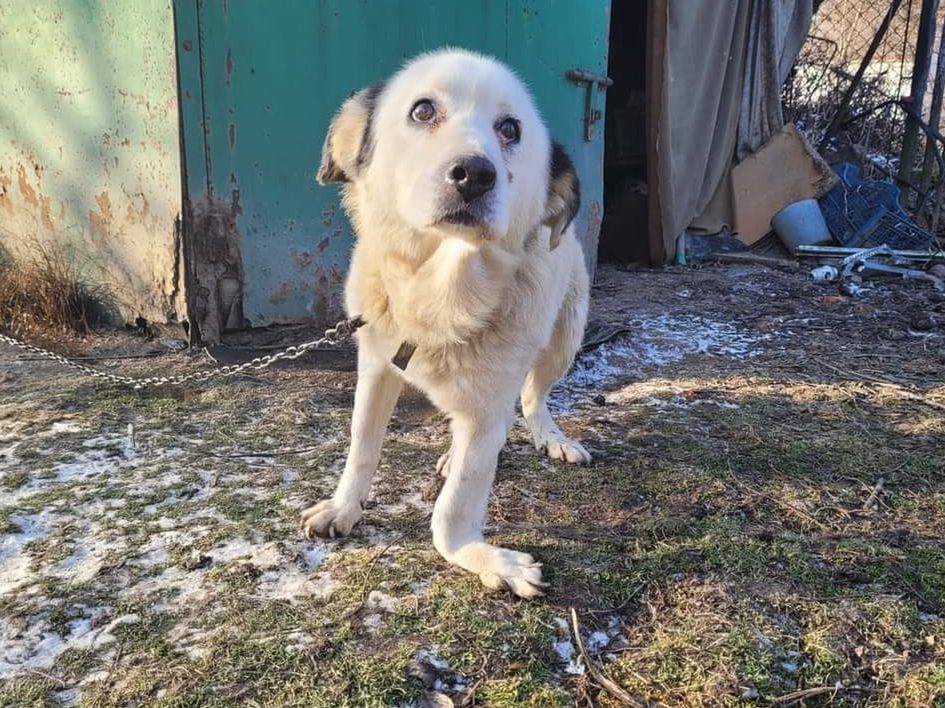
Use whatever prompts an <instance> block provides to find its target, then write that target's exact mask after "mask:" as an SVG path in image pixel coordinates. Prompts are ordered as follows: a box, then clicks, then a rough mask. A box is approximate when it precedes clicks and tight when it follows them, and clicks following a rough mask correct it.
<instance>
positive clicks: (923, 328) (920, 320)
mask: <svg viewBox="0 0 945 708" xmlns="http://www.w3.org/2000/svg"><path fill="white" fill-rule="evenodd" d="M935 324H936V323H935V318H933V317H932V315H930V314H929V313H927V312H919V313H917V314H915V315H913V317H912V319H911V320H910V321H909V327H910V328H912V329H914V330H915V331H916V332H929V331H931V330H933V329H935Z"/></svg>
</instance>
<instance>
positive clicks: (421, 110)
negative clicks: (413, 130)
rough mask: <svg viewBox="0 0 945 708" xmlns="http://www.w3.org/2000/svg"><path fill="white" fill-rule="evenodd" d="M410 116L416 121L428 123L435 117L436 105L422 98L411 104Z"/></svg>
mask: <svg viewBox="0 0 945 708" xmlns="http://www.w3.org/2000/svg"><path fill="white" fill-rule="evenodd" d="M410 117H411V118H412V119H413V120H415V121H416V122H417V123H429V122H431V121H432V120H433V119H434V118H436V106H434V105H433V101H430V100H428V99H426V98H423V99H421V100H419V101H417V102H416V103H415V104H413V108H411V109H410Z"/></svg>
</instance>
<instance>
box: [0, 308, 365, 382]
mask: <svg viewBox="0 0 945 708" xmlns="http://www.w3.org/2000/svg"><path fill="white" fill-rule="evenodd" d="M363 324H364V320H362V319H361V318H360V317H352V318H350V319H346V320H341V321H340V322H339V323H338V324H336V325H335V326H334V327H330V328H328V329H326V330H325V334H324V335H323V336H321V337H319V338H318V339H313V340H312V341H310V342H304V343H303V344H295V345H292V346H291V347H287V348H285V349H283V350H282V351H279V352H274V353H272V354H267V355H265V356H258V357H256V358H255V359H251V360H250V361H246V362H243V363H242V364H229V365H227V366H221V367H219V368H217V369H208V370H205V371H194V372H192V373H190V374H181V375H179V376H149V377H147V378H143V379H139V378H134V377H133V376H124V375H122V374H112V373H109V372H107V371H101V370H99V369H96V368H94V367H91V366H86V365H85V364H83V363H81V362H78V361H74V360H72V359H70V358H68V357H65V356H63V355H62V354H56V353H55V352H52V351H49V350H48V349H43V348H42V347H37V346H36V345H34V344H28V343H26V342H23V341H20V340H19V339H16V338H15V337H11V336H9V335H6V334H3V333H0V342H3V343H4V344H9V345H10V346H13V347H16V348H18V349H22V350H24V351H28V352H31V353H33V354H37V355H39V356H41V357H43V358H45V359H50V360H52V361H55V362H58V363H60V364H62V365H63V366H67V367H69V368H70V369H75V370H76V371H81V372H82V373H83V374H86V375H88V376H91V377H93V378H96V379H102V380H104V381H109V382H111V383H114V384H121V385H123V386H131V387H133V388H135V389H143V388H147V387H149V386H180V385H181V384H185V383H204V382H206V381H210V380H211V379H217V378H226V377H230V376H236V375H237V374H240V373H242V372H244V371H247V370H252V371H259V370H260V369H265V368H267V367H269V366H272V365H273V364H275V363H276V362H277V361H280V360H282V359H298V358H299V357H300V356H302V355H303V354H305V353H306V352H307V351H309V350H311V349H317V348H318V347H322V346H325V345H326V344H341V343H342V342H344V341H345V340H347V339H349V338H350V337H351V336H352V335H353V334H354V332H355V330H357V329H358V328H359V327H361V326H362V325H363Z"/></svg>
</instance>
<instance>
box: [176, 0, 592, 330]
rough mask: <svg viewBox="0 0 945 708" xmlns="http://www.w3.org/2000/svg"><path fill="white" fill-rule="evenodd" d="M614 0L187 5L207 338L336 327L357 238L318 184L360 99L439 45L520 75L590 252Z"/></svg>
mask: <svg viewBox="0 0 945 708" xmlns="http://www.w3.org/2000/svg"><path fill="white" fill-rule="evenodd" d="M609 11H610V0H471V1H467V2H463V3H454V2H446V1H445V0H439V1H434V2H423V3H421V2H415V1H414V0H282V1H280V2H277V3H261V2H251V1H250V0H180V1H179V2H178V3H177V4H176V15H177V16H176V23H177V45H178V57H179V68H180V91H181V106H182V125H183V131H182V132H183V136H184V157H185V167H186V175H187V180H186V181H187V192H188V202H189V206H190V208H189V214H188V228H187V238H186V240H187V244H188V245H187V253H188V261H189V265H190V268H189V272H190V277H191V282H190V284H189V285H190V287H189V292H191V293H193V295H194V296H193V299H192V310H193V313H194V316H195V319H196V321H197V324H198V326H199V328H200V334H201V335H202V337H203V338H204V339H205V340H208V341H213V340H215V339H218V338H219V336H220V334H221V333H222V332H224V331H225V330H228V329H241V328H245V327H250V326H251V327H259V326H265V325H270V324H277V323H295V322H316V323H324V322H327V321H330V320H334V319H335V318H336V317H338V316H339V315H340V313H341V311H342V298H341V291H342V285H343V280H344V276H345V271H346V268H347V263H348V258H349V254H350V250H351V245H352V242H353V236H352V234H351V229H350V226H349V224H348V222H347V220H346V218H345V216H344V214H343V212H342V211H341V209H340V206H339V204H338V194H337V191H336V190H333V189H327V188H324V187H319V186H318V185H317V184H316V183H315V181H314V179H313V174H314V172H315V169H316V167H317V165H318V162H319V156H320V151H321V143H322V139H323V137H324V135H325V131H326V129H327V126H328V121H329V120H330V118H331V116H332V114H333V113H334V111H335V110H336V109H337V108H338V106H339V105H340V104H341V102H342V101H343V100H344V98H345V97H346V96H347V95H348V94H349V93H350V92H351V91H352V90H354V89H357V88H360V87H362V86H365V85H367V84H369V83H373V82H375V81H377V80H378V79H380V78H383V77H385V76H386V75H388V74H390V73H391V72H392V71H394V70H395V69H396V68H397V67H398V66H399V65H400V64H402V63H403V61H404V60H405V59H406V58H409V57H410V56H413V55H414V54H416V53H418V52H420V51H424V50H429V49H434V48H437V47H440V46H443V45H446V44H451V45H454V46H464V47H469V48H472V49H477V50H479V51H483V52H486V53H489V54H493V55H495V56H498V57H500V58H503V59H505V60H507V61H508V62H509V63H510V64H511V65H512V66H514V67H515V68H516V69H517V70H518V72H519V73H520V74H521V75H522V76H524V77H525V78H526V80H527V81H528V83H529V85H530V86H531V88H532V90H533V92H534V93H535V96H536V99H537V102H538V105H539V107H540V109H541V110H542V112H543V114H544V115H545V116H546V118H547V120H548V122H549V124H550V127H551V130H552V133H553V134H554V135H555V137H556V139H558V140H559V141H561V142H562V143H564V144H565V145H566V146H567V147H568V148H569V150H570V152H571V154H572V157H573V158H574V159H575V163H576V165H577V166H578V170H579V173H580V177H581V181H582V184H583V186H584V205H585V206H584V209H583V210H582V213H581V215H580V217H579V219H578V227H579V229H580V232H581V234H582V240H583V242H584V243H585V245H586V247H587V251H586V252H587V253H588V259H589V262H591V263H592V264H593V262H594V257H595V255H596V243H597V232H598V230H599V226H600V214H601V194H602V172H603V169H602V162H603V136H602V131H603V121H602V120H599V116H601V115H603V110H604V98H603V90H602V88H601V86H600V84H599V83H598V82H597V81H596V80H592V81H591V83H590V84H588V82H587V81H584V80H582V79H581V78H580V77H579V76H578V75H575V74H572V78H571V79H569V78H568V76H567V74H568V72H569V71H573V70H580V71H582V72H584V74H582V75H581V76H585V78H586V75H601V74H603V73H604V72H605V70H606V66H607V36H608V28H609Z"/></svg>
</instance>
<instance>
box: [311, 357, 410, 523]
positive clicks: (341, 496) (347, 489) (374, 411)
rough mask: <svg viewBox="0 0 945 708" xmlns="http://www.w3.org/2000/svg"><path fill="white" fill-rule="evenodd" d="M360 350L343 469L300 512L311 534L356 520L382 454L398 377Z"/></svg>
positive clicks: (398, 387)
mask: <svg viewBox="0 0 945 708" xmlns="http://www.w3.org/2000/svg"><path fill="white" fill-rule="evenodd" d="M365 359H366V357H365V356H364V355H362V354H361V353H360V351H359V356H358V384H357V387H356V388H355V391H354V412H353V414H352V416H351V447H350V449H349V450H348V459H347V462H346V463H345V469H344V472H342V474H341V479H340V480H339V481H338V487H337V489H336V490H335V494H334V496H332V498H331V499H326V500H324V501H322V502H319V503H318V504H316V505H315V506H311V507H309V508H308V509H306V510H305V511H303V512H302V530H303V531H304V532H305V535H306V536H308V537H309V538H311V537H312V536H313V535H318V536H329V537H331V538H334V537H335V536H344V535H347V534H348V533H349V532H350V531H351V529H352V528H353V527H354V525H355V524H356V523H358V521H360V520H361V509H362V506H363V504H364V503H365V502H366V501H367V499H368V493H369V492H370V490H371V479H372V478H373V477H374V472H375V471H376V470H377V463H378V462H379V461H380V458H381V444H382V443H383V441H384V432H385V431H386V430H387V424H388V422H389V421H390V416H391V413H393V411H394V406H395V405H396V404H397V398H398V397H399V396H400V391H401V389H402V388H403V380H402V379H401V378H400V376H398V375H397V374H396V373H394V372H393V370H392V369H391V367H390V365H388V364H387V362H367V361H365Z"/></svg>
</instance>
